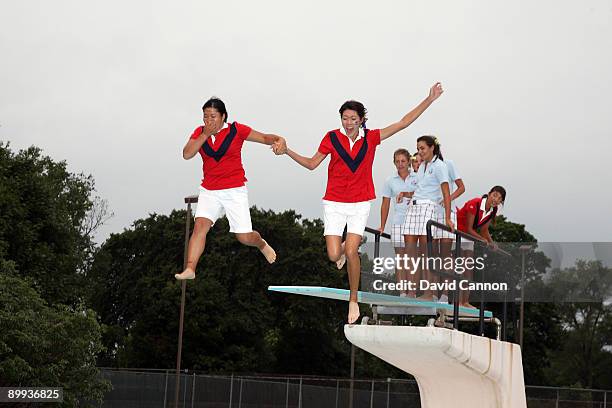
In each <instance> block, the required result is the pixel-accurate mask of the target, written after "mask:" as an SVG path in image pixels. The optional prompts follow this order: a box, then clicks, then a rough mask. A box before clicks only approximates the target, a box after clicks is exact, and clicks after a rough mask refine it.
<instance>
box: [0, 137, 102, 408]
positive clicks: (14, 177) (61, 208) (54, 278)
mask: <svg viewBox="0 0 612 408" xmlns="http://www.w3.org/2000/svg"><path fill="white" fill-rule="evenodd" d="M93 191H94V183H93V179H92V178H91V177H89V176H85V175H83V174H73V173H70V172H69V171H68V170H67V166H66V163H65V162H56V161H53V160H52V159H51V158H49V157H47V156H44V155H43V154H42V152H41V151H40V149H37V148H35V147H31V148H29V149H26V150H22V151H19V152H18V153H14V152H12V151H11V150H10V148H9V146H8V144H4V143H1V142H0V386H17V385H20V386H30V387H31V386H59V387H63V388H64V400H65V403H64V405H65V406H74V405H76V403H77V399H79V400H89V401H97V400H100V398H101V396H102V392H103V391H104V390H105V389H106V388H107V384H106V383H105V382H104V381H102V380H101V379H100V378H99V377H98V370H97V369H96V360H95V359H96V356H97V354H98V353H100V351H101V338H100V335H101V331H100V327H99V324H98V322H97V320H96V315H95V313H94V312H93V311H92V310H91V309H89V308H87V307H86V306H84V303H83V302H84V295H85V293H86V290H85V283H86V281H84V280H83V276H84V272H85V271H86V269H87V267H88V266H89V262H90V260H91V258H92V255H93V251H94V244H93V242H92V239H91V234H92V233H93V232H94V231H95V228H96V225H95V220H96V219H97V216H96V215H95V213H96V211H98V208H99V205H100V204H101V203H103V202H104V201H103V200H100V199H97V198H92V193H93ZM103 210H104V209H103ZM103 218H104V216H103ZM88 219H91V220H92V221H91V222H87V220H88ZM98 226H99V224H98Z"/></svg>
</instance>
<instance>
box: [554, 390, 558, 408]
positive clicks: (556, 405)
mask: <svg viewBox="0 0 612 408" xmlns="http://www.w3.org/2000/svg"><path fill="white" fill-rule="evenodd" d="M555 408H559V389H558V388H557V401H555Z"/></svg>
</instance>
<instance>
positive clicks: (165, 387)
mask: <svg viewBox="0 0 612 408" xmlns="http://www.w3.org/2000/svg"><path fill="white" fill-rule="evenodd" d="M165 383H166V384H165V385H164V408H166V400H167V399H168V370H166V381H165Z"/></svg>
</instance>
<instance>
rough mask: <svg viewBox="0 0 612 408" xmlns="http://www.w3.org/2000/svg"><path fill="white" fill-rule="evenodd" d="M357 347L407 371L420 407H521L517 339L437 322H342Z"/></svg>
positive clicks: (522, 387) (522, 390) (523, 402)
mask: <svg viewBox="0 0 612 408" xmlns="http://www.w3.org/2000/svg"><path fill="white" fill-rule="evenodd" d="M344 334H345V335H346V338H347V339H348V340H349V341H350V342H351V343H353V344H354V345H356V346H357V347H359V348H361V349H363V350H365V351H367V352H369V353H371V354H373V355H375V356H376V357H378V358H380V359H382V360H384V361H386V362H388V363H389V364H392V365H394V366H395V367H397V368H399V369H401V370H403V371H405V372H407V373H410V374H412V375H413V376H414V378H415V379H416V381H417V383H418V385H419V393H420V395H421V407H422V408H439V407H458V408H464V407H465V408H526V407H527V400H526V397H525V383H524V380H523V363H522V358H521V349H520V347H519V346H518V344H513V343H508V342H504V341H499V340H493V339H489V338H487V337H480V336H474V335H471V334H468V333H463V332H460V331H457V330H449V329H444V328H438V327H413V326H367V325H345V326H344Z"/></svg>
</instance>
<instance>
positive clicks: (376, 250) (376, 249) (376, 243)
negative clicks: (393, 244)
mask: <svg viewBox="0 0 612 408" xmlns="http://www.w3.org/2000/svg"><path fill="white" fill-rule="evenodd" d="M379 256H380V234H374V258H378V257H379Z"/></svg>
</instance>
